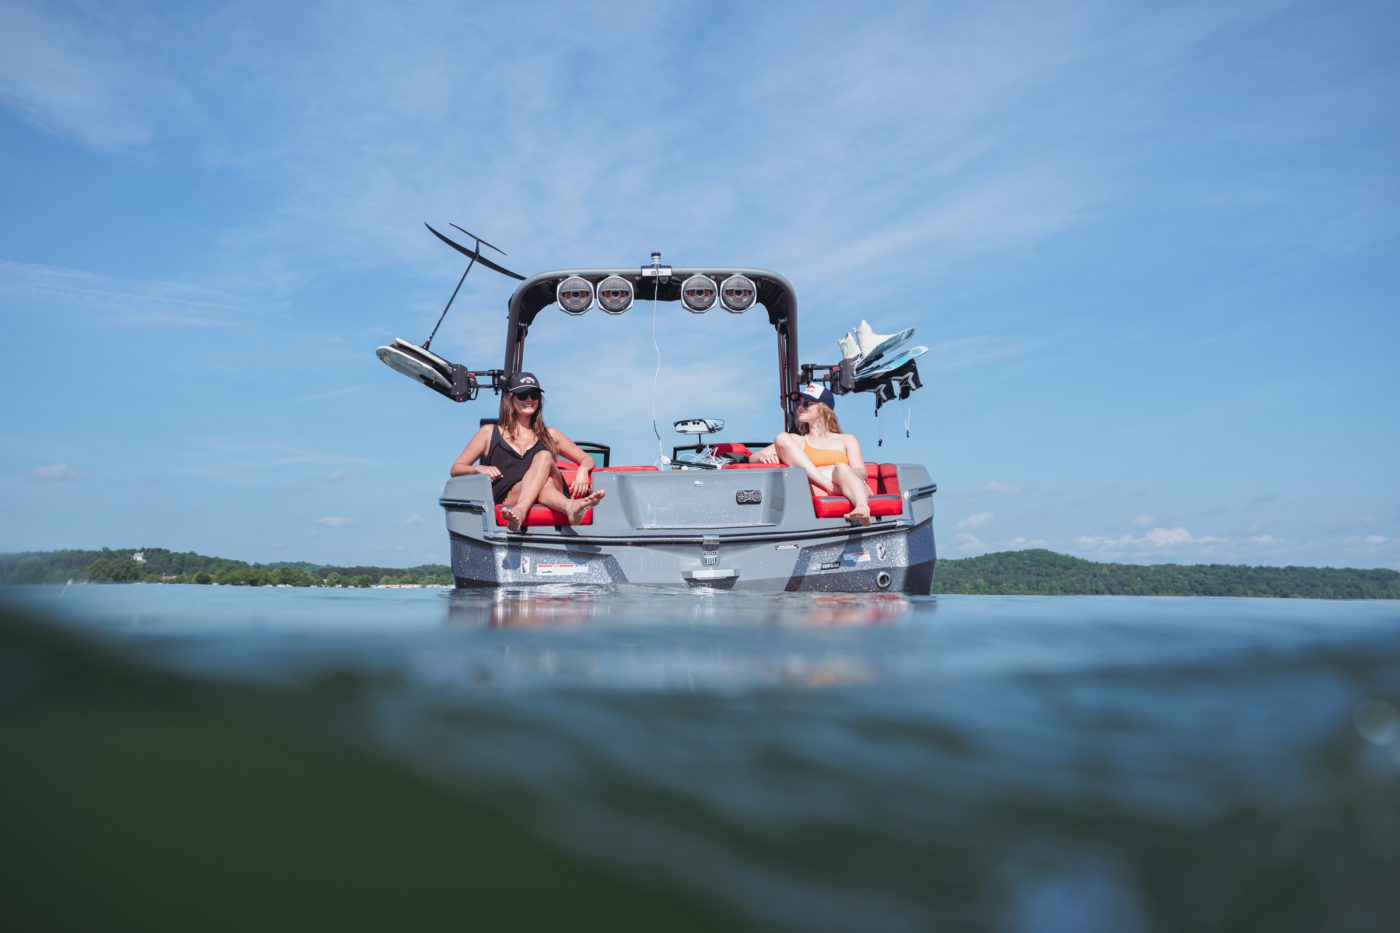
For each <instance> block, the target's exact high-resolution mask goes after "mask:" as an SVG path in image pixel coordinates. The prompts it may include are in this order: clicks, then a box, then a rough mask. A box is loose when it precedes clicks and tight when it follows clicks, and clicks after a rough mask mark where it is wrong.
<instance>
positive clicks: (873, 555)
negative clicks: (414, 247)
mask: <svg viewBox="0 0 1400 933" xmlns="http://www.w3.org/2000/svg"><path fill="white" fill-rule="evenodd" d="M452 226H453V227H454V228H455V229H457V230H459V231H461V232H462V233H464V234H466V235H467V236H468V237H470V238H471V239H472V240H473V241H474V245H473V246H472V247H467V246H464V245H462V244H461V243H458V242H456V241H454V240H453V239H451V238H450V237H447V236H445V235H444V234H442V233H440V232H439V231H437V230H435V229H433V228H432V227H431V226H429V227H428V229H429V230H430V231H431V232H432V233H433V235H434V236H436V237H437V238H438V239H440V240H442V241H443V242H444V243H446V244H447V245H449V246H451V247H452V248H453V249H455V250H457V251H458V252H460V253H462V254H463V255H465V256H467V257H468V259H469V260H470V262H469V263H468V265H467V268H466V270H465V271H464V272H463V273H462V278H461V279H460V280H459V281H458V282H457V287H456V288H455V289H454V290H453V292H452V297H451V298H449V299H448V302H447V306H446V307H444V308H443V311H442V315H441V316H439V318H438V322H437V325H436V326H434V328H433V331H432V333H431V334H430V335H429V336H428V339H427V340H425V341H424V342H423V344H422V345H421V346H420V345H418V344H414V343H411V342H409V341H407V340H403V339H395V340H394V341H393V342H392V343H390V344H387V345H385V346H382V347H380V348H379V349H378V350H377V351H376V353H377V355H378V356H379V358H380V359H381V360H382V361H383V362H384V363H385V364H386V365H388V366H389V367H391V368H392V369H394V370H395V371H397V372H400V373H403V374H404V375H406V376H408V377H409V378H411V379H413V380H414V381H416V382H419V383H421V384H422V385H426V386H427V387H428V388H430V389H432V390H433V391H435V392H437V393H439V394H440V395H443V396H445V397H447V398H449V399H452V400H453V401H457V402H467V401H472V400H473V399H475V398H476V397H477V395H478V393H479V392H480V390H481V389H482V388H489V389H490V390H491V391H492V392H493V393H497V394H499V393H500V392H501V391H502V390H503V389H504V387H505V385H506V382H507V380H508V379H509V377H510V375H511V374H512V373H515V372H518V371H521V370H523V369H524V361H525V341H526V337H527V335H528V334H529V331H530V327H531V325H533V324H534V322H535V319H536V318H537V317H538V315H539V314H540V313H541V312H542V311H544V310H546V309H547V308H550V307H557V308H559V310H560V311H562V312H564V314H565V315H568V316H578V315H582V314H585V313H587V312H588V311H589V310H590V309H591V308H593V307H598V308H600V309H601V310H602V311H603V312H604V313H607V314H624V313H626V312H627V311H628V310H629V309H631V308H632V306H633V304H634V303H635V302H636V301H651V302H680V304H681V305H682V306H683V307H684V308H685V309H686V310H687V311H690V312H692V313H695V314H704V313H706V312H708V311H710V310H711V309H713V308H716V307H722V308H724V310H726V311H728V312H730V313H733V314H743V313H745V312H747V311H749V310H750V309H752V308H755V307H758V306H762V308H763V309H764V312H765V313H766V314H767V316H768V321H769V323H770V324H771V325H772V326H773V329H774V332H775V334H776V336H777V343H778V392H777V398H776V401H777V405H778V409H779V413H780V414H781V419H782V424H783V427H784V430H787V431H793V430H795V429H796V427H797V421H796V405H797V399H798V398H799V388H800V387H801V386H803V385H807V384H809V383H814V382H815V383H820V384H823V385H826V386H827V387H828V388H830V389H831V391H832V392H833V393H835V394H838V395H840V394H847V393H854V392H868V393H870V394H872V395H874V396H875V405H876V410H877V411H878V410H879V407H880V406H881V405H882V404H883V403H884V402H886V401H889V400H890V399H893V398H908V396H909V394H910V393H911V392H913V391H915V390H917V389H918V388H920V386H921V385H922V383H921V382H920V381H919V376H918V369H917V367H916V365H915V362H914V361H915V359H916V358H917V357H918V356H919V355H920V354H922V353H923V352H924V349H925V348H923V347H915V348H912V349H903V346H904V344H905V343H906V342H907V341H908V340H909V339H910V338H911V337H912V336H913V328H909V329H908V330H905V331H901V332H899V333H897V334H893V335H889V336H881V335H879V334H875V333H874V331H873V330H872V329H871V328H870V326H869V324H867V323H866V322H864V321H862V322H861V326H860V327H859V328H856V329H855V330H854V331H853V333H851V334H847V335H846V336H845V337H844V338H842V340H841V341H839V344H840V346H841V351H842V359H841V361H840V362H839V363H832V364H814V363H801V362H799V359H798V350H797V296H796V293H795V292H794V291H793V288H792V286H791V285H790V284H789V283H788V281H787V280H786V279H784V278H783V277H782V276H781V275H778V274H777V273H774V272H769V271H767V270H762V269H741V268H687V269H681V268H673V267H671V266H668V265H663V264H662V262H661V254H660V253H655V252H654V253H652V254H651V263H650V264H649V265H643V266H638V267H631V268H617V269H559V270H554V271H549V272H542V273H539V274H536V275H532V276H528V277H527V276H524V275H520V274H519V273H516V272H513V271H511V270H510V269H508V268H506V267H504V266H502V265H500V264H499V263H498V262H496V261H495V260H492V259H488V258H486V257H484V256H483V255H482V253H483V250H484V249H485V248H489V249H492V250H494V251H496V252H498V253H501V255H503V256H504V255H505V253H504V252H502V251H501V250H500V249H499V248H498V247H495V246H493V245H492V244H490V243H487V242H486V241H485V240H483V239H481V238H480V237H478V236H476V235H475V234H472V233H469V232H467V231H466V230H464V229H463V228H461V227H458V226H457V225H456V224H453V225H452ZM476 265H482V266H485V267H486V268H488V269H491V270H493V271H495V272H498V273H500V274H502V275H505V276H508V277H510V278H512V279H515V280H517V281H519V282H520V284H519V285H518V286H517V287H516V289H515V291H514V292H513V293H512V294H511V296H510V299H509V301H508V304H507V307H508V319H507V326H506V345H505V359H504V361H503V363H502V366H501V368H499V369H488V370H471V369H469V368H467V367H466V366H464V365H461V364H458V363H454V362H451V361H449V360H446V359H444V358H443V357H441V356H439V355H438V354H436V353H434V352H432V350H431V344H432V340H433V337H434V336H436V334H437V330H438V327H440V326H441V325H442V321H443V319H444V318H445V317H446V315H447V312H448V310H450V309H451V307H452V302H453V301H454V300H455V299H456V297H457V294H458V292H459V291H460V290H461V287H462V283H463V281H465V279H466V276H467V273H468V272H470V271H471V270H472V268H474V267H475V266H476ZM489 420H490V419H483V423H486V422H487V421H489ZM675 429H676V431H677V432H678V433H680V434H681V435H682V436H684V437H687V438H691V439H694V440H695V441H696V442H695V443H690V444H682V445H677V446H676V447H674V448H673V450H672V456H671V457H670V458H664V457H663V458H662V459H661V461H660V462H659V463H657V464H636V465H616V464H612V463H611V462H610V461H611V447H610V446H609V445H607V444H603V443H596V442H589V441H578V442H577V443H578V446H579V447H581V448H583V449H584V450H586V451H587V452H588V453H589V454H590V455H592V456H593V457H594V458H595V460H597V461H598V462H599V463H600V464H601V466H599V467H598V468H596V469H595V470H594V472H593V476H592V482H593V486H594V488H596V489H601V490H603V491H604V492H605V493H606V497H605V498H604V499H603V501H602V502H601V503H600V504H599V505H598V506H597V507H596V508H593V509H590V510H589V511H588V512H587V513H585V515H584V518H583V520H582V522H581V523H580V524H577V525H572V526H571V525H568V524H567V523H566V522H565V520H564V516H562V515H560V514H559V513H556V512H554V511H553V510H551V509H548V508H545V507H543V506H536V507H534V508H533V509H531V510H530V514H529V516H528V518H527V520H526V522H525V523H524V526H523V527H522V528H521V529H520V531H519V532H512V531H510V529H509V528H508V527H507V526H506V521H505V517H504V516H503V515H502V514H501V511H500V508H499V507H498V506H496V504H495V502H494V501H493V499H492V495H491V483H490V480H489V478H488V477H486V476H484V475H481V474H472V475H469V476H456V477H452V478H450V479H448V481H447V484H446V486H445V487H444V489H443V493H442V496H441V498H439V500H438V502H439V504H440V505H441V506H442V508H443V509H444V511H445V512H446V517H447V531H448V537H449V540H450V546H451V552H452V575H453V579H454V580H455V582H456V584H457V586H459V587H498V586H528V585H535V584H545V583H573V584H619V583H631V584H650V585H670V586H690V587H707V588H715V589H733V590H743V591H751V592H782V591H825V592H878V591H890V592H897V593H906V594H910V595H926V594H928V593H930V592H931V591H932V588H933V574H934V564H935V561H936V553H935V546H934V536H933V494H934V493H935V492H936V491H937V486H936V485H935V484H934V483H933V482H932V481H931V480H930V478H929V474H928V471H927V470H926V469H925V468H924V467H923V466H920V465H918V464H904V463H899V464H896V463H874V462H867V463H866V483H867V485H868V487H869V490H870V494H871V495H870V511H871V515H872V521H871V524H869V525H858V524H854V523H852V522H849V521H847V520H846V518H845V516H846V514H847V513H849V512H850V511H851V508H852V505H851V502H850V501H849V500H848V499H846V498H845V497H844V496H813V495H812V494H811V489H810V487H809V485H808V481H807V477H806V475H805V474H804V473H803V472H802V471H801V470H799V469H796V468H793V467H785V466H783V465H782V464H765V463H755V462H750V457H751V456H752V454H754V453H756V452H757V451H758V450H759V449H760V448H762V447H764V446H766V445H767V444H768V443H770V442H771V440H772V438H767V439H763V440H745V441H737V440H729V441H719V440H718V439H717V438H713V439H711V438H710V436H711V435H719V434H720V433H722V432H723V430H724V421H723V420H721V419H717V418H687V419H683V420H681V421H677V422H676V423H675ZM559 466H560V469H561V471H562V472H563V474H564V477H565V480H566V481H571V480H572V478H573V472H574V470H575V469H576V467H577V464H574V463H572V462H570V461H567V460H561V461H560V463H559Z"/></svg>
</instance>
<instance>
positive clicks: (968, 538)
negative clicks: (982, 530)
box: [953, 532, 982, 551]
mask: <svg viewBox="0 0 1400 933" xmlns="http://www.w3.org/2000/svg"><path fill="white" fill-rule="evenodd" d="M953 546H954V547H956V548H957V549H958V550H959V551H973V550H976V549H977V548H980V547H982V542H981V541H979V540H978V538H977V536H976V535H973V534H968V533H967V532H962V533H960V534H958V535H957V536H956V537H954V538H953Z"/></svg>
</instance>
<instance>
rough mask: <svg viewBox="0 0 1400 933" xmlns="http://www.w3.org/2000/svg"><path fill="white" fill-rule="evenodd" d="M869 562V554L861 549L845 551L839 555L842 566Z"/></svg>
mask: <svg viewBox="0 0 1400 933" xmlns="http://www.w3.org/2000/svg"><path fill="white" fill-rule="evenodd" d="M869 560H870V552H869V551H867V550H866V549H865V548H861V549H860V550H859V551H847V552H846V553H844V554H842V555H841V563H843V564H864V563H866V562H868V561H869Z"/></svg>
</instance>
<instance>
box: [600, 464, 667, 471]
mask: <svg viewBox="0 0 1400 933" xmlns="http://www.w3.org/2000/svg"><path fill="white" fill-rule="evenodd" d="M593 472H594V473H655V472H656V467H654V466H652V465H651V464H647V465H645V466H606V467H598V469H596V470H594V471H593Z"/></svg>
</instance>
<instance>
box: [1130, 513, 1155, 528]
mask: <svg viewBox="0 0 1400 933" xmlns="http://www.w3.org/2000/svg"><path fill="white" fill-rule="evenodd" d="M1156 520H1157V519H1155V518H1153V517H1152V516H1151V515H1145V514H1144V515H1139V516H1138V517H1137V518H1134V519H1133V525H1134V526H1135V527H1138V528H1148V527H1151V525H1152V523H1153V522H1155V521H1156Z"/></svg>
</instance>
